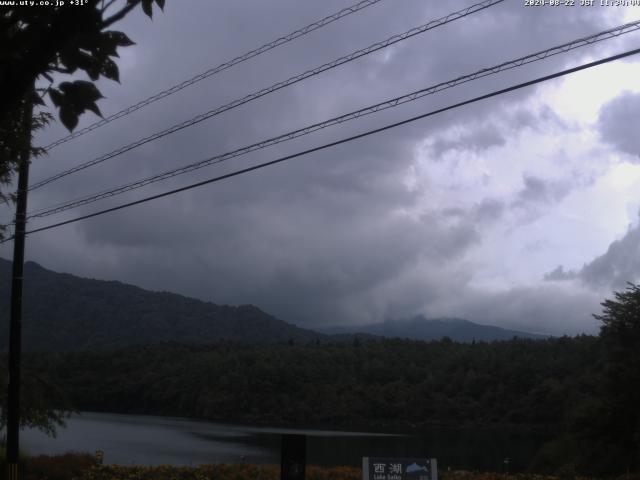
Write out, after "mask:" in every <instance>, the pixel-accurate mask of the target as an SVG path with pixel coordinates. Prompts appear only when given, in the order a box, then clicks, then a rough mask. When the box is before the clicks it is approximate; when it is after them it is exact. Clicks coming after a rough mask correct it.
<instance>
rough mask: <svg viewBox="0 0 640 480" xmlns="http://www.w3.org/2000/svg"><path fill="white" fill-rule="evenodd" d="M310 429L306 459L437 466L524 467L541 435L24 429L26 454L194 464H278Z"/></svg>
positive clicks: (94, 423)
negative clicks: (431, 460) (284, 449)
mask: <svg viewBox="0 0 640 480" xmlns="http://www.w3.org/2000/svg"><path fill="white" fill-rule="evenodd" d="M283 433H302V434H306V435H308V437H307V438H308V439H307V459H308V463H309V464H314V465H322V466H336V465H353V466H359V465H361V461H362V457H363V456H380V457H390V456H396V457H425V456H428V457H435V458H437V459H438V464H439V466H440V468H441V469H442V468H445V469H446V468H448V467H449V468H451V469H462V468H464V469H473V470H487V471H503V470H504V469H505V464H504V459H505V458H509V470H510V471H522V470H525V469H526V467H527V465H528V464H529V463H530V461H531V459H532V458H533V456H534V455H535V453H536V451H537V450H538V449H539V447H540V445H541V444H542V443H543V441H544V437H543V436H541V435H539V434H538V435H534V434H532V433H530V432H524V431H513V430H506V429H492V430H480V429H464V430H463V429H447V428H431V429H429V431H428V432H425V433H422V434H419V435H385V434H379V433H364V432H336V431H323V430H298V429H284V428H259V427H255V428H254V427H250V426H241V425H226V424H217V423H208V422H200V421H194V420H186V419H180V418H166V417H153V416H136V415H116V414H106V413H82V414H81V415H74V416H73V417H71V419H69V420H68V422H67V428H66V429H59V431H58V437H57V438H55V439H52V438H48V437H46V436H45V435H43V434H42V433H40V432H37V431H34V430H27V431H24V432H23V434H22V445H23V449H24V450H25V451H27V452H28V453H30V454H59V453H64V452H68V451H83V452H90V453H93V452H95V451H96V450H102V451H104V453H105V462H106V463H118V464H121V465H131V464H145V465H160V464H170V465H197V464H202V463H221V462H222V463H240V462H247V463H259V464H265V463H272V464H279V463H280V458H279V454H280V435H281V434H283Z"/></svg>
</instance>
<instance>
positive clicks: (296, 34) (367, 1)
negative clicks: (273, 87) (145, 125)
mask: <svg viewBox="0 0 640 480" xmlns="http://www.w3.org/2000/svg"><path fill="white" fill-rule="evenodd" d="M380 1H381V0H362V1H361V2H358V3H356V4H355V5H352V6H350V7H347V8H343V9H342V10H340V11H338V12H336V13H333V14H331V15H328V16H326V17H324V18H322V19H321V20H318V21H316V22H313V23H311V24H309V25H307V26H305V27H302V28H300V29H298V30H295V31H293V32H291V33H289V34H288V35H284V36H282V37H280V38H278V39H276V40H273V41H272V42H269V43H265V44H264V45H262V46H260V47H258V48H256V49H254V50H251V51H249V52H246V53H244V54H242V55H240V56H238V57H235V58H233V59H232V60H229V61H228V62H224V63H221V64H220V65H218V66H217V67H213V68H210V69H209V70H207V71H205V72H202V73H200V74H198V75H196V76H194V77H191V78H190V79H188V80H185V81H183V82H181V83H178V84H177V85H174V86H172V87H170V88H168V89H166V90H163V91H161V92H158V93H156V94H155V95H152V96H150V97H148V98H146V99H144V100H141V101H140V102H138V103H136V104H134V105H131V106H129V107H127V108H125V109H122V110H120V111H119V112H116V113H114V114H112V115H109V116H108V117H106V118H103V119H101V120H99V121H97V122H95V123H92V124H91V125H89V126H87V127H85V128H82V129H81V130H78V131H76V132H74V133H71V134H69V135H67V136H65V137H62V138H59V139H58V140H56V141H55V142H52V143H50V144H49V145H47V146H45V147H44V149H45V150H51V149H53V148H55V147H57V146H58V145H62V144H63V143H66V142H68V141H70V140H73V139H74V138H78V137H80V136H82V135H84V134H85V133H89V132H91V131H93V130H95V129H97V128H100V127H102V126H104V125H106V124H107V123H110V122H113V121H114V120H117V119H119V118H122V117H125V116H127V115H129V114H131V113H133V112H135V111H136V110H140V109H141V108H144V107H146V106H147V105H150V104H152V103H154V102H156V101H158V100H161V99H163V98H165V97H168V96H169V95H172V94H174V93H176V92H179V91H180V90H182V89H184V88H187V87H190V86H191V85H193V84H195V83H198V82H199V81H201V80H204V79H205V78H209V77H211V76H213V75H216V74H218V73H220V72H222V71H224V70H227V69H229V68H231V67H233V66H234V65H237V64H239V63H242V62H244V61H246V60H249V59H251V58H253V57H257V56H258V55H261V54H263V53H265V52H268V51H269V50H273V49H274V48H277V47H279V46H281V45H284V44H285V43H289V42H291V41H293V40H295V39H297V38H300V37H302V36H304V35H307V34H308V33H311V32H313V31H315V30H318V29H319V28H322V27H324V26H326V25H329V24H330V23H333V22H335V21H336V20H340V19H341V18H344V17H346V16H347V15H351V14H352V13H356V12H358V11H360V10H363V9H365V8H367V7H370V6H371V5H375V4H376V3H378V2H380Z"/></svg>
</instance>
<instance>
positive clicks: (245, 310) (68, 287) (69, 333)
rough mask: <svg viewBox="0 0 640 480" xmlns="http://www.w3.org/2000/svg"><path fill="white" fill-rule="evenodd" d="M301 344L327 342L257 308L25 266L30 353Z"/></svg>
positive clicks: (1, 299) (0, 313)
mask: <svg viewBox="0 0 640 480" xmlns="http://www.w3.org/2000/svg"><path fill="white" fill-rule="evenodd" d="M10 278H11V262H9V261H7V260H4V259H1V258H0V350H6V348H7V347H6V345H7V337H8V323H9V286H10V284H11V282H10ZM221 339H228V340H234V341H242V342H246V343H279V342H288V341H290V340H293V341H294V342H296V343H303V342H309V341H315V340H327V339H328V337H326V336H325V335H322V334H320V333H317V332H314V331H311V330H305V329H302V328H299V327H296V326H295V325H291V324H289V323H286V322H284V321H282V320H278V319H277V318H275V317H273V316H271V315H269V314H267V313H265V312H263V311H262V310H260V309H259V308H257V307H254V306H252V305H243V306H239V307H232V306H227V305H224V306H221V305H215V304H213V303H208V302H203V301H200V300H195V299H192V298H188V297H184V296H182V295H177V294H174V293H166V292H150V291H147V290H143V289H142V288H138V287H135V286H132V285H127V284H124V283H120V282H114V281H102V280H90V279H86V278H80V277H76V276H74V275H69V274H63V273H56V272H53V271H51V270H47V269H45V268H43V267H41V266H40V265H38V264H37V263H34V262H26V264H25V296H24V323H23V345H24V348H25V350H50V351H63V350H82V349H90V348H113V347H122V346H126V345H138V344H153V343H159V342H166V341H179V342H198V343H202V342H208V341H215V340H221Z"/></svg>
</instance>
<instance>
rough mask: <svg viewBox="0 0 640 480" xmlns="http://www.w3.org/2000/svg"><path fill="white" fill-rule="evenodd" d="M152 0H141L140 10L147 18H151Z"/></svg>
mask: <svg viewBox="0 0 640 480" xmlns="http://www.w3.org/2000/svg"><path fill="white" fill-rule="evenodd" d="M152 5H153V0H142V11H143V12H144V13H145V15H147V17H149V18H153V8H152Z"/></svg>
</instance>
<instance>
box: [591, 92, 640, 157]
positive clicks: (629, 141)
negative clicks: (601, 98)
mask: <svg viewBox="0 0 640 480" xmlns="http://www.w3.org/2000/svg"><path fill="white" fill-rule="evenodd" d="M639 109H640V94H639V93H633V92H624V93H623V94H622V95H619V96H617V97H616V98H614V99H613V100H611V101H610V102H609V103H607V104H606V105H605V106H604V107H602V109H601V111H600V116H599V118H598V125H599V127H600V135H601V137H602V139H603V140H604V141H605V142H607V143H610V144H611V145H613V146H614V147H615V148H617V149H618V150H620V151H621V152H624V153H627V154H629V155H631V160H632V161H633V162H635V163H638V162H640V136H638V111H639Z"/></svg>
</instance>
